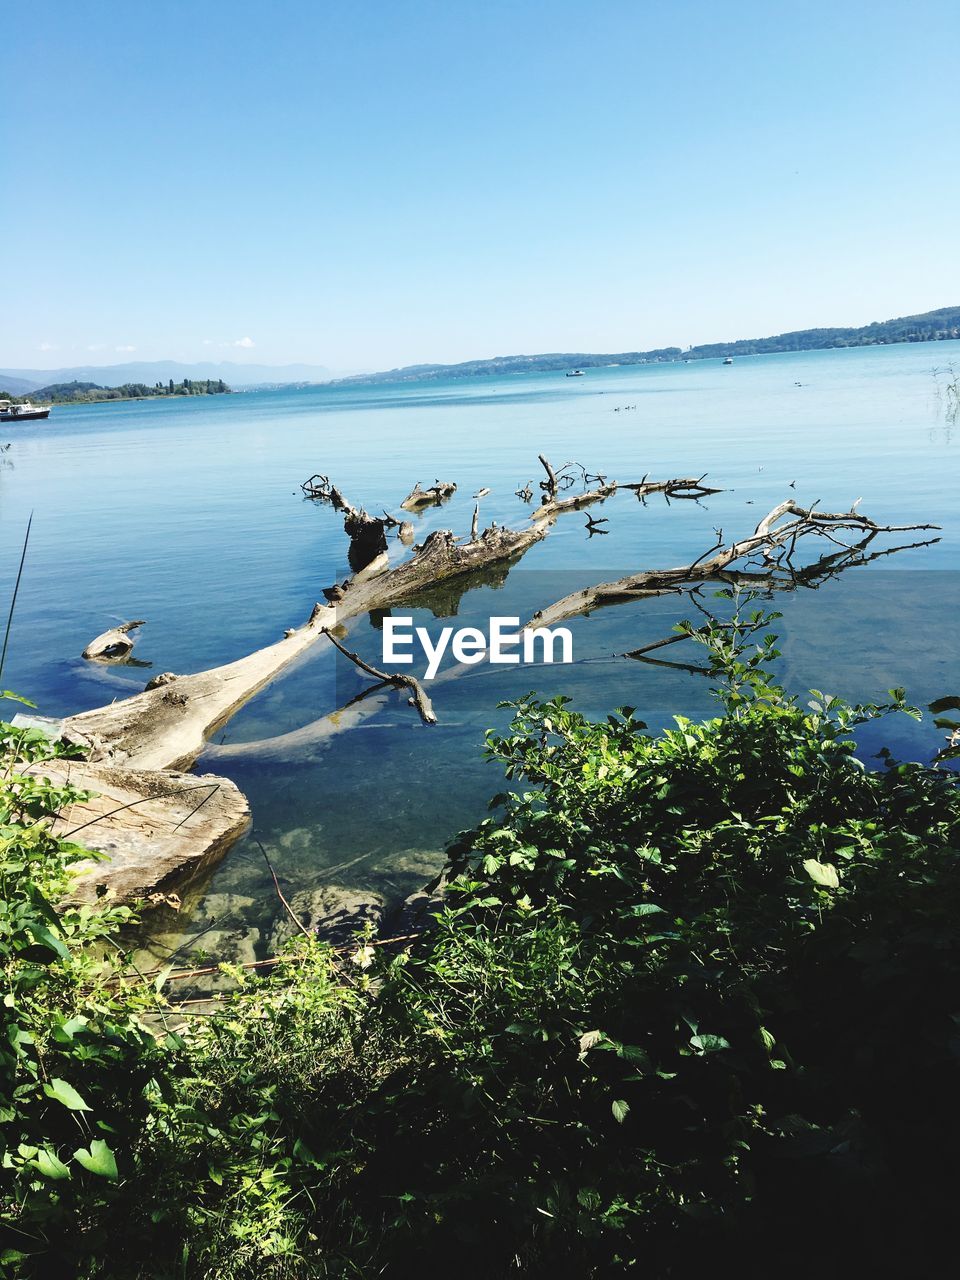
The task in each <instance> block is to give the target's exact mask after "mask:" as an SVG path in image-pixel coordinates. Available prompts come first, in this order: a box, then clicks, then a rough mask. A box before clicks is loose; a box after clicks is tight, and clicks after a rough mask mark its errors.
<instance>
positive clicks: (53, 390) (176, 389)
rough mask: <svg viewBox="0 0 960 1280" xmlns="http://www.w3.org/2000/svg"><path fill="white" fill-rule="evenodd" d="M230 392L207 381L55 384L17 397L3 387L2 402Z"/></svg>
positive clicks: (92, 400)
mask: <svg viewBox="0 0 960 1280" xmlns="http://www.w3.org/2000/svg"><path fill="white" fill-rule="evenodd" d="M229 391H230V388H229V387H228V386H227V384H226V383H225V382H224V380H223V379H222V378H205V379H202V380H197V381H194V380H193V379H191V378H185V379H184V380H183V382H174V381H173V379H172V378H170V379H169V380H168V381H167V382H155V383H153V384H152V385H148V384H147V383H145V382H126V383H124V384H123V385H122V386H119V387H104V386H101V385H100V384H99V383H97V382H53V383H51V384H50V385H49V386H47V387H40V388H39V389H38V390H37V391H30V392H27V393H24V394H22V395H13V394H10V393H8V392H5V391H3V390H2V387H0V399H4V400H10V401H12V402H13V403H14V404H97V403H99V402H100V401H102V400H150V399H154V398H155V397H162V398H166V397H176V396H217V395H226V394H228V393H229Z"/></svg>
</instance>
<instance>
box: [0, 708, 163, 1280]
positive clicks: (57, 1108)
mask: <svg viewBox="0 0 960 1280" xmlns="http://www.w3.org/2000/svg"><path fill="white" fill-rule="evenodd" d="M8 696H9V695H8ZM65 754H67V753H66V752H65V750H64V749H63V748H62V747H59V746H53V745H51V744H50V743H48V742H47V741H46V740H45V739H44V738H43V736H42V735H41V734H40V733H39V732H38V731H36V730H32V729H15V728H13V726H12V725H9V724H3V723H0V761H2V769H3V774H2V785H0V974H2V980H0V984H2V985H0V993H2V994H0V1001H2V1003H0V1011H2V1012H0V1224H2V1228H0V1229H2V1244H0V1258H2V1260H3V1261H4V1262H6V1263H7V1264H8V1265H11V1266H12V1265H13V1264H14V1263H16V1262H18V1261H20V1262H22V1263H24V1264H25V1265H29V1260H30V1258H31V1257H32V1256H33V1255H39V1256H41V1257H43V1259H44V1262H43V1266H44V1267H45V1268H46V1270H45V1271H44V1272H43V1274H46V1275H54V1274H57V1271H56V1270H55V1268H56V1267H57V1266H59V1265H60V1263H59V1262H57V1261H55V1260H56V1259H60V1260H61V1261H62V1262H63V1265H64V1266H66V1265H67V1260H68V1259H69V1258H70V1256H71V1252H72V1249H73V1244H74V1241H75V1238H76V1237H77V1236H78V1235H79V1234H80V1232H81V1229H82V1226H83V1224H84V1223H85V1222H86V1221H88V1220H89V1217H90V1215H91V1214H92V1213H96V1212H97V1211H98V1210H99V1209H101V1208H106V1207H108V1206H111V1205H116V1204H117V1203H118V1201H119V1198H120V1194H121V1193H120V1189H119V1187H120V1180H121V1178H122V1177H124V1176H129V1174H130V1173H131V1172H132V1162H131V1158H130V1151H131V1146H132V1143H133V1141H134V1138H135V1136H136V1135H137V1134H138V1133H139V1130H140V1127H141V1126H142V1125H143V1123H144V1118H145V1115H146V1111H147V1108H146V1105H145V1102H144V1099H143V1096H142V1092H143V1088H144V1085H145V1083H146V1081H147V1080H148V1079H149V1078H150V1076H151V1075H152V1073H153V1072H154V1071H155V1070H156V1069H157V1067H158V1065H159V1061H160V1055H159V1054H158V1051H157V1048H156V1042H155V1040H154V1038H153V1037H152V1036H151V1035H150V1034H149V1033H148V1032H147V1030H146V1029H145V1027H144V1025H143V1024H142V1022H141V1020H140V1017H139V1014H140V1013H141V1011H142V1010H144V1009H145V1008H146V1007H148V1006H149V1004H150V1003H151V1001H150V994H151V993H150V990H149V988H148V987H145V986H143V985H141V984H138V985H137V986H136V987H134V986H130V985H126V984H123V983H122V982H120V981H118V970H117V967H116V964H115V963H114V960H113V959H112V956H113V955H114V954H115V948H116V943H115V937H116V934H117V933H118V931H119V930H120V928H121V927H122V926H124V925H126V924H127V923H129V921H130V919H131V913H130V911H129V910H127V909H125V908H119V907H111V906H109V905H101V906H98V907H91V906H71V905H69V904H68V903H67V902H65V897H66V895H67V891H68V887H69V879H70V867H71V865H72V864H74V863H76V862H78V861H83V860H85V859H89V858H91V857H94V856H96V855H94V854H91V853H90V852H89V851H88V850H86V849H83V848H81V847H80V846H78V845H76V844H74V843H72V842H71V841H70V840H68V839H62V838H58V837H55V836H54V835H52V834H51V824H52V821H53V819H54V818H55V817H56V815H57V814H58V813H60V812H61V811H62V810H64V809H66V808H67V807H68V806H69V805H70V804H72V803H73V802H74V801H76V800H79V799H82V798H83V793H81V792H80V791H78V790H76V789H75V788H73V787H70V786H54V785H52V784H51V783H50V782H49V781H48V780H46V779H45V778H44V777H43V764H44V762H45V761H47V760H49V759H52V758H60V757H62V756H63V755H65ZM55 908H56V909H55ZM66 1274H69V1271H68V1272H66Z"/></svg>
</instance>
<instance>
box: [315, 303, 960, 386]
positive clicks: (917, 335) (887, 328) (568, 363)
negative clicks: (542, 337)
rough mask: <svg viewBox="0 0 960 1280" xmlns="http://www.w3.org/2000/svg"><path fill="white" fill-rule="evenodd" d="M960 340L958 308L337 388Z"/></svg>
mask: <svg viewBox="0 0 960 1280" xmlns="http://www.w3.org/2000/svg"><path fill="white" fill-rule="evenodd" d="M947 338H960V307H941V308H940V309H939V311H925V312H924V313H923V315H919V316H901V317H900V318H899V319H897V320H883V321H879V322H878V321H875V322H874V323H873V324H868V325H864V326H863V327H862V328H860V329H798V330H797V331H796V332H793V333H780V334H777V335H776V336H775V337H773V338H744V339H740V340H739V341H737V342H711V343H706V344H703V345H701V346H698V347H687V349H686V351H684V350H682V349H681V348H680V347H660V348H657V349H656V350H653V351H620V352H616V353H610V354H606V355H596V354H590V353H588V352H583V351H565V352H556V353H553V354H549V355H539V356H494V358H493V359H492V360H466V361H464V362H463V363H462V364H413V365H407V366H406V367H404V368H402V369H389V370H387V371H385V372H384V373H366V374H356V375H355V376H354V377H351V378H339V379H337V380H336V381H337V383H338V385H339V384H344V383H354V384H356V383H360V384H366V383H377V382H428V381H430V380H432V379H437V378H472V377H475V376H476V375H477V374H507V373H532V372H550V371H553V370H561V369H563V370H567V369H596V368H602V367H603V366H605V365H621V364H659V363H664V362H668V361H670V362H672V361H676V360H710V359H717V358H723V357H726V356H753V355H763V354H766V353H769V352H776V351H816V350H820V349H822V348H825V347H865V346H879V345H884V344H886V343H895V342H930V341H939V340H942V339H947Z"/></svg>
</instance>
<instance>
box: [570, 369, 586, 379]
mask: <svg viewBox="0 0 960 1280" xmlns="http://www.w3.org/2000/svg"><path fill="white" fill-rule="evenodd" d="M567 377H568V378H582V377H583V370H582V369H571V370H570V372H569V373H568V374H567Z"/></svg>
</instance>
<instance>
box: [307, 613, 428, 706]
mask: <svg viewBox="0 0 960 1280" xmlns="http://www.w3.org/2000/svg"><path fill="white" fill-rule="evenodd" d="M327 639H328V640H329V641H330V643H331V644H332V645H333V646H334V648H335V649H339V651H340V652H341V653H342V654H343V656H344V657H345V658H349V659H350V661H351V662H352V663H353V664H354V665H355V666H357V667H359V668H360V670H361V671H365V672H366V674H367V675H368V676H373V677H374V679H375V680H379V682H380V683H381V684H388V685H392V687H393V688H394V689H409V690H410V694H411V697H410V702H411V703H412V705H413V706H415V707H416V709H417V711H418V712H419V713H420V719H421V720H422V721H423V723H424V724H436V723H437V717H436V715H435V713H434V710H433V703H432V702H431V701H430V699H429V698H428V697H427V695H426V693H425V692H424V688H423V685H422V684H421V683H420V681H419V680H417V678H416V677H415V676H408V675H404V674H402V673H398V672H394V673H392V674H391V673H389V672H386V671H380V670H378V668H377V667H372V666H371V665H370V663H369V662H364V660H363V658H361V657H360V655H359V654H358V653H354V652H353V651H352V650H351V649H347V648H346V647H345V646H344V645H342V644H341V643H340V641H339V640H338V639H337V638H336V636H335V635H334V634H333V632H328V633H327Z"/></svg>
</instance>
